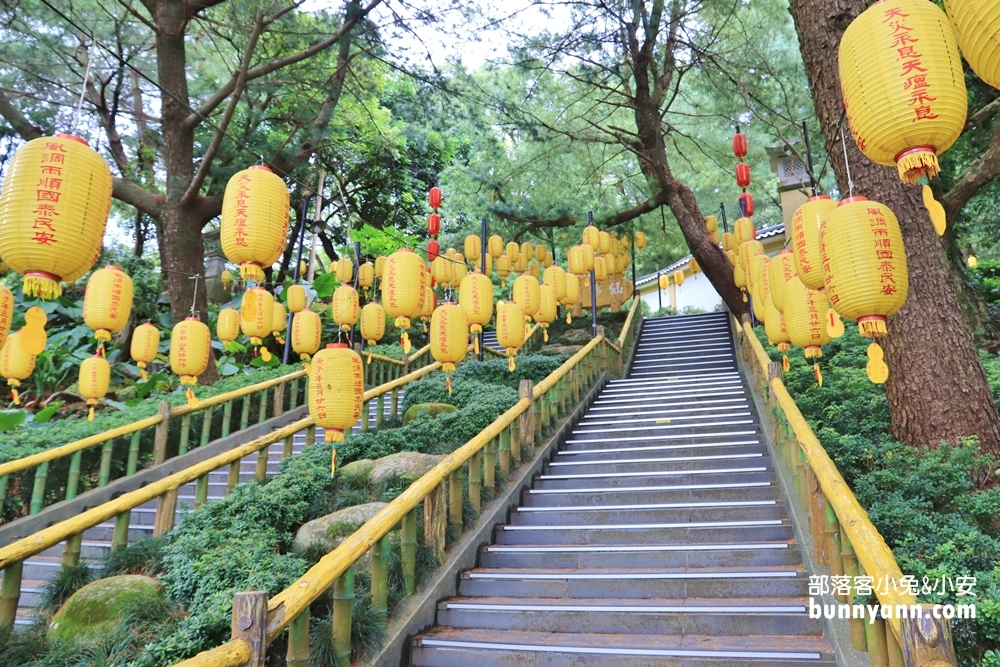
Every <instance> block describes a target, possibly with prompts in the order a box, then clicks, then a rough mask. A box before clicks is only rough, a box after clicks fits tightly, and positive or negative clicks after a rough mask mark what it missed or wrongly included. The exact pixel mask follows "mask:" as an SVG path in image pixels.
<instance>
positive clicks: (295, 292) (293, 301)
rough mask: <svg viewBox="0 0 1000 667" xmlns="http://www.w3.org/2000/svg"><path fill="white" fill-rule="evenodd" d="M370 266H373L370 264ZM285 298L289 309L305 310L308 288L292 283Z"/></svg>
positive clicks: (295, 311)
mask: <svg viewBox="0 0 1000 667" xmlns="http://www.w3.org/2000/svg"><path fill="white" fill-rule="evenodd" d="M369 266H371V265H370V264H369ZM285 299H286V301H287V302H288V310H289V311H290V312H292V313H297V312H299V311H302V310H305V308H306V301H307V298H306V288H305V287H303V286H302V285H290V286H289V287H288V291H287V292H286V293H285Z"/></svg>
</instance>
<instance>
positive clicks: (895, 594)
mask: <svg viewBox="0 0 1000 667" xmlns="http://www.w3.org/2000/svg"><path fill="white" fill-rule="evenodd" d="M733 322H734V325H735V326H736V327H737V331H738V332H739V333H740V334H741V338H742V339H743V341H744V343H745V344H747V345H748V346H749V349H750V353H751V354H752V355H753V358H754V359H755V360H756V364H752V365H751V367H752V368H753V370H754V374H755V375H756V376H757V380H758V383H759V384H758V386H765V384H766V386H768V387H769V388H770V391H771V396H770V397H769V398H770V400H771V402H772V403H776V404H777V408H778V409H779V410H780V412H781V414H782V415H784V418H785V421H786V422H787V423H788V425H789V426H790V428H791V431H792V436H793V437H792V438H790V439H788V441H787V442H786V443H784V444H782V443H780V442H779V440H781V437H780V428H778V427H777V425H776V428H775V445H776V446H777V447H783V448H784V450H785V451H783V452H782V453H784V454H785V455H786V462H787V463H788V464H789V467H790V468H791V467H793V466H795V465H796V464H798V465H799V466H800V467H803V468H805V470H804V472H805V479H796V488H798V489H801V493H800V496H802V498H801V499H802V500H803V502H802V505H803V507H804V508H805V509H806V510H807V511H808V512H809V514H810V520H809V527H810V528H811V529H812V533H813V538H814V540H815V542H816V552H817V553H816V555H817V560H819V561H821V562H822V561H824V560H825V561H826V563H825V564H826V565H828V566H829V567H830V572H831V574H832V575H844V574H847V575H848V576H851V577H853V576H856V575H860V574H864V575H867V576H869V577H872V579H873V581H874V582H886V583H885V584H884V585H876V586H874V589H875V590H874V593H875V596H876V597H877V598H878V601H879V603H880V604H881V605H883V606H889V607H890V608H891V609H893V610H894V611H895V610H896V609H897V608H898V607H900V606H905V607H906V608H907V609H910V608H912V607H913V606H914V605H917V604H919V603H918V602H917V597H916V596H915V595H913V594H912V593H911V592H910V590H909V587H907V586H905V585H903V579H904V575H903V572H902V570H901V569H900V567H899V564H898V563H897V562H896V558H895V556H893V554H892V549H890V548H889V545H887V544H886V542H885V539H884V538H883V537H882V535H881V534H880V533H879V532H878V529H877V528H876V527H875V525H874V524H872V522H871V520H870V519H869V518H868V513H867V512H866V511H865V509H864V508H863V507H862V506H861V504H860V503H859V502H858V500H857V498H856V497H855V495H854V492H853V491H852V490H851V488H850V486H848V484H847V482H846V481H844V478H843V476H842V475H841V474H840V471H839V470H838V469H837V465H836V464H835V463H834V462H833V459H831V458H830V455H829V454H827V452H826V449H825V448H824V447H823V445H822V443H821V442H820V441H819V438H817V437H816V434H815V433H813V430H812V428H810V426H809V423H808V422H807V421H806V418H805V417H804V416H803V415H802V412H801V411H800V410H799V407H798V405H797V404H796V403H795V400H794V399H793V398H792V396H791V394H789V393H788V389H787V388H786V387H785V384H784V382H783V380H782V379H781V373H780V372H779V370H780V367H781V364H780V363H778V362H772V361H771V358H770V356H768V354H767V351H766V350H765V349H764V346H763V345H762V344H761V342H760V340H759V339H758V338H757V335H756V334H755V333H754V330H753V327H752V326H750V323H748V322H744V323H743V324H742V325H740V324H739V323H738V322H736V320H735V318H734V320H733ZM765 379H766V380H765ZM765 398H768V397H765ZM796 459H798V462H796ZM792 473H793V475H795V474H797V473H796V472H795V471H794V470H792ZM798 475H799V476H801V474H800V473H798ZM838 552H839V553H838ZM855 559H856V560H855ZM852 570H853V571H852ZM852 583H853V582H852ZM854 592H856V591H854V589H853V588H852V594H851V595H850V596H844V597H845V598H846V599H840V600H839V601H840V602H841V603H847V604H852V603H853V599H854V595H853V593H854ZM855 621H856V619H852V620H851V624H852V628H851V634H852V643H853V644H854V647H855V648H856V649H858V650H861V651H863V650H868V651H869V652H870V653H873V654H885V655H887V656H888V654H890V653H891V654H895V655H894V657H895V656H898V657H899V662H894V660H893V659H892V658H888V660H889V662H888V663H886V664H905V665H907V666H908V667H917V666H920V665H929V664H935V665H952V664H957V663H955V662H954V656H955V650H954V645H953V643H952V636H951V632H950V627H949V625H948V621H943V620H940V619H939V622H940V623H943V624H944V625H943V626H942V625H937V626H936V627H934V628H930V629H929V630H930V632H937V633H939V635H938V638H937V639H936V640H934V641H933V642H932V641H931V637H930V635H929V634H928V628H927V627H926V626H924V627H919V628H912V627H904V626H905V625H907V624H912V625H921V624H926V623H928V622H929V621H930V619H926V618H925V619H922V620H919V621H915V620H908V619H902V620H901V619H900V616H899V614H897V613H890V614H889V617H888V618H886V619H884V622H885V624H886V625H887V626H888V628H889V629H890V630H891V632H890V633H889V636H888V637H886V639H887V640H888V641H887V642H883V643H881V644H879V645H877V646H874V647H873V646H872V642H873V641H875V639H874V638H873V637H877V636H878V631H877V630H876V632H875V633H874V635H873V637H866V636H865V632H866V631H865V629H864V628H863V627H859V625H860V624H861V623H865V624H867V622H866V621H858V622H857V623H856V622H855ZM880 622H882V621H876V623H880ZM907 643H909V644H910V646H911V647H916V646H917V645H919V648H914V649H913V650H914V651H915V650H921V651H926V650H927V647H928V646H934V645H935V644H936V645H938V646H939V647H940V648H941V650H942V651H943V653H942V654H941V656H944V658H943V659H942V661H941V662H939V663H937V662H933V660H932V659H928V657H927V655H921V656H920V658H917V657H916V653H912V657H911V651H906V654H907V655H906V658H907V659H906V660H905V663H904V662H903V657H904V651H903V648H902V647H904V646H906V645H907ZM880 664H881V663H880Z"/></svg>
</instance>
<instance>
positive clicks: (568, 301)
mask: <svg viewBox="0 0 1000 667" xmlns="http://www.w3.org/2000/svg"><path fill="white" fill-rule="evenodd" d="M565 278H566V293H565V294H564V295H563V298H562V299H560V301H561V302H562V305H564V306H566V324H572V323H573V312H572V310H571V309H572V308H573V306H574V305H576V302H577V301H579V300H580V277H579V276H577V275H575V274H572V273H567V274H565Z"/></svg>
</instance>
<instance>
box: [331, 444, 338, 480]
mask: <svg viewBox="0 0 1000 667" xmlns="http://www.w3.org/2000/svg"><path fill="white" fill-rule="evenodd" d="M336 474H337V448H336V447H333V448H332V449H331V451H330V477H333V476H334V475H336Z"/></svg>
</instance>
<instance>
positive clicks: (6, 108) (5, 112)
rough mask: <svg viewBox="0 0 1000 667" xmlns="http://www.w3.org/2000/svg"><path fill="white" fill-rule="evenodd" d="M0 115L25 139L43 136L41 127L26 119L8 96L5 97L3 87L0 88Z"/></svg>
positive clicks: (5, 93)
mask: <svg viewBox="0 0 1000 667" xmlns="http://www.w3.org/2000/svg"><path fill="white" fill-rule="evenodd" d="M0 116H3V118H4V120H6V121H7V122H8V123H10V126H11V127H13V128H14V131H15V132H17V133H18V134H19V135H20V136H21V138H22V139H24V140H25V141H31V140H32V139H37V138H38V137H41V136H43V132H42V128H40V127H38V126H37V125H35V124H34V123H32V122H31V121H30V120H28V118H27V117H26V116H25V115H24V114H23V113H21V111H20V109H18V108H17V107H15V106H14V104H13V103H12V102H11V101H10V98H9V97H7V92H6V91H5V90H3V89H0Z"/></svg>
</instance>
